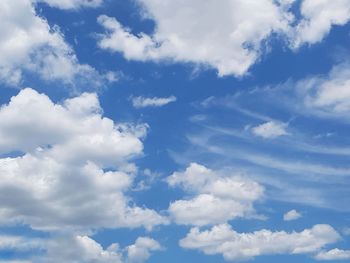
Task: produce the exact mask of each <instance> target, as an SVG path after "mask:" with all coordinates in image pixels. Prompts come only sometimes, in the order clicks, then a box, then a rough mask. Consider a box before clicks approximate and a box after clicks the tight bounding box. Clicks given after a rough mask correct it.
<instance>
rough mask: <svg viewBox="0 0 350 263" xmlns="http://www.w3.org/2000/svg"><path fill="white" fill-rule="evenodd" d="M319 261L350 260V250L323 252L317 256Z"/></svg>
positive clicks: (336, 249)
mask: <svg viewBox="0 0 350 263" xmlns="http://www.w3.org/2000/svg"><path fill="white" fill-rule="evenodd" d="M315 259H317V260H350V250H342V249H338V248H335V249H332V250H329V251H322V252H320V253H318V254H317V255H316V256H315Z"/></svg>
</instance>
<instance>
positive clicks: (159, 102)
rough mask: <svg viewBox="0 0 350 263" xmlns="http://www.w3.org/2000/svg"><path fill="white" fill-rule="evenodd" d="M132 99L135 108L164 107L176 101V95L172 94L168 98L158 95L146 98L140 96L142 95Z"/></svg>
mask: <svg viewBox="0 0 350 263" xmlns="http://www.w3.org/2000/svg"><path fill="white" fill-rule="evenodd" d="M131 101H132V105H133V106H134V107H135V108H145V107H162V106H164V105H167V104H169V103H171V102H174V101H176V97H175V96H170V97H166V98H158V97H153V98H145V97H141V96H140V97H133V98H132V99H131Z"/></svg>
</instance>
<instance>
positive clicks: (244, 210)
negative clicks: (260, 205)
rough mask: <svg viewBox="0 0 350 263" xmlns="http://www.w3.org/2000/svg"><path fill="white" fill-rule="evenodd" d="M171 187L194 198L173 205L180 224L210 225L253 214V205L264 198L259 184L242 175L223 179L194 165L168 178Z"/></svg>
mask: <svg viewBox="0 0 350 263" xmlns="http://www.w3.org/2000/svg"><path fill="white" fill-rule="evenodd" d="M167 182H168V184H169V185H170V186H172V187H175V186H179V187H181V188H182V189H184V190H185V191H186V192H188V193H189V194H190V195H192V198H190V199H186V200H177V201H174V202H172V203H171V204H170V206H169V212H170V214H171V216H172V217H173V218H174V220H175V222H176V223H178V224H186V225H197V226H203V225H210V224H217V223H225V222H227V221H228V220H231V219H234V218H236V217H244V216H249V215H253V214H254V208H253V202H254V201H256V200H258V199H260V198H261V197H262V196H263V192H264V189H263V187H262V186H260V185H259V184H258V183H256V182H254V181H251V180H250V179H247V178H243V177H239V176H223V175H221V174H220V173H219V172H216V171H212V170H210V169H208V168H206V167H204V166H202V165H199V164H196V163H192V164H191V165H190V166H189V167H188V168H187V169H186V170H185V171H184V172H175V173H173V174H172V175H171V176H169V177H168V178H167Z"/></svg>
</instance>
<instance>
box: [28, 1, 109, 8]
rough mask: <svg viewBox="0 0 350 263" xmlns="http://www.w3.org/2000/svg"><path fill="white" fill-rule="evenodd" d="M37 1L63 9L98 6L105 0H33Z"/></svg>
mask: <svg viewBox="0 0 350 263" xmlns="http://www.w3.org/2000/svg"><path fill="white" fill-rule="evenodd" d="M33 1H36V2H44V3H46V4H48V5H49V6H52V7H57V8H61V9H78V8H81V7H98V6H100V5H101V4H102V3H103V0H33Z"/></svg>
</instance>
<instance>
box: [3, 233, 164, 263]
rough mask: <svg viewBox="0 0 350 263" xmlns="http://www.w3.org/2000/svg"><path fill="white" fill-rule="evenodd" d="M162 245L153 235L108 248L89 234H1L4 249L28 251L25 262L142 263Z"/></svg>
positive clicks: (115, 244)
mask: <svg viewBox="0 0 350 263" xmlns="http://www.w3.org/2000/svg"><path fill="white" fill-rule="evenodd" d="M160 249H161V247H160V244H159V243H158V242H157V241H156V240H154V239H152V238H149V237H138V238H137V239H136V241H135V243H134V244H132V245H130V246H127V247H125V248H120V246H119V244H118V243H113V244H110V245H109V246H108V247H107V248H106V249H104V248H103V247H102V246H101V244H99V243H98V242H96V241H95V240H94V239H92V238H90V237H88V236H85V235H72V236H70V235H63V236H53V237H50V238H35V239H34V238H25V237H22V236H0V250H6V251H12V252H21V251H25V252H26V253H27V257H28V259H30V261H25V262H37V263H41V262H45V263H60V262H67V263H76V262H81V263H92V262H94V263H123V262H138V263H142V262H145V261H146V260H147V259H148V258H149V257H150V256H151V253H152V252H155V251H158V250H160ZM38 252H39V253H38ZM0 262H2V261H0ZM11 262H12V261H11ZM14 262H17V261H14ZM19 262H21V261H19ZM23 262H24V261H23Z"/></svg>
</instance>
